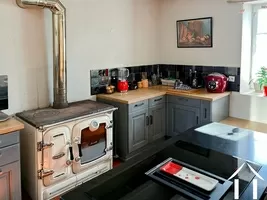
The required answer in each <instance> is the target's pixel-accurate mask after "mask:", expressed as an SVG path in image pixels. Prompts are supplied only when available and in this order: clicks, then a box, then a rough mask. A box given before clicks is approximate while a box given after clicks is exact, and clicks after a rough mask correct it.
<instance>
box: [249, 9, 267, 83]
mask: <svg viewBox="0 0 267 200" xmlns="http://www.w3.org/2000/svg"><path fill="white" fill-rule="evenodd" d="M251 50H252V51H251V56H252V57H251V73H250V76H251V78H253V77H255V74H256V73H257V72H258V70H259V69H260V68H261V67H262V66H267V7H266V4H265V5H254V6H253V9H252V49H251Z"/></svg>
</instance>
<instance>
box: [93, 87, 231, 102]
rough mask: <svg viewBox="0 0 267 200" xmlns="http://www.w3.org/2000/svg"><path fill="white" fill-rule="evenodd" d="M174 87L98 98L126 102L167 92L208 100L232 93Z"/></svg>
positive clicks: (145, 89) (151, 88) (101, 95)
mask: <svg viewBox="0 0 267 200" xmlns="http://www.w3.org/2000/svg"><path fill="white" fill-rule="evenodd" d="M171 88H172V87H168V86H152V87H149V88H141V89H137V90H130V91H128V92H127V93H119V92H115V93H113V94H98V95H97V98H101V99H106V100H111V101H116V102H120V103H125V104H131V103H136V102H138V101H142V100H146V99H150V98H154V97H158V96H161V95H165V94H170V95H175V96H183V97H188V98H193V99H201V100H206V101H215V100H218V99H220V98H223V97H225V96H228V95H230V92H224V93H208V92H207V91H206V90H205V89H200V90H199V91H198V92H195V93H184V92H180V91H171V90H169V89H171Z"/></svg>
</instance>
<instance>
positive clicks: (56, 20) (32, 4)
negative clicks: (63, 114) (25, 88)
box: [16, 0, 68, 109]
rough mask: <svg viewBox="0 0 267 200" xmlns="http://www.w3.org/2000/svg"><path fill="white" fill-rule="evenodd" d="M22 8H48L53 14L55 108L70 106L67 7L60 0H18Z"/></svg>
mask: <svg viewBox="0 0 267 200" xmlns="http://www.w3.org/2000/svg"><path fill="white" fill-rule="evenodd" d="M16 1H17V4H18V6H19V7H21V8H48V9H50V11H51V12H52V14H53V65H54V69H53V71H54V72H53V73H54V74H53V76H54V80H53V81H54V82H53V87H54V102H53V108H56V109H60V108H66V107H68V101H67V64H66V8H65V7H64V6H63V4H62V3H61V2H60V1H59V0H16Z"/></svg>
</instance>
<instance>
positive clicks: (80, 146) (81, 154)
mask: <svg viewBox="0 0 267 200" xmlns="http://www.w3.org/2000/svg"><path fill="white" fill-rule="evenodd" d="M78 149H79V157H80V158H81V157H83V153H82V144H78Z"/></svg>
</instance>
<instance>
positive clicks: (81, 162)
mask: <svg viewBox="0 0 267 200" xmlns="http://www.w3.org/2000/svg"><path fill="white" fill-rule="evenodd" d="M72 145H73V155H74V162H73V173H79V172H80V171H83V170H85V169H89V168H90V167H92V166H94V165H96V164H98V163H101V162H102V161H103V162H104V161H106V160H107V159H112V122H111V121H110V119H109V117H107V116H106V115H102V116H99V117H95V118H89V119H86V120H84V121H81V122H80V123H78V124H76V125H75V126H74V128H73V133H72Z"/></svg>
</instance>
